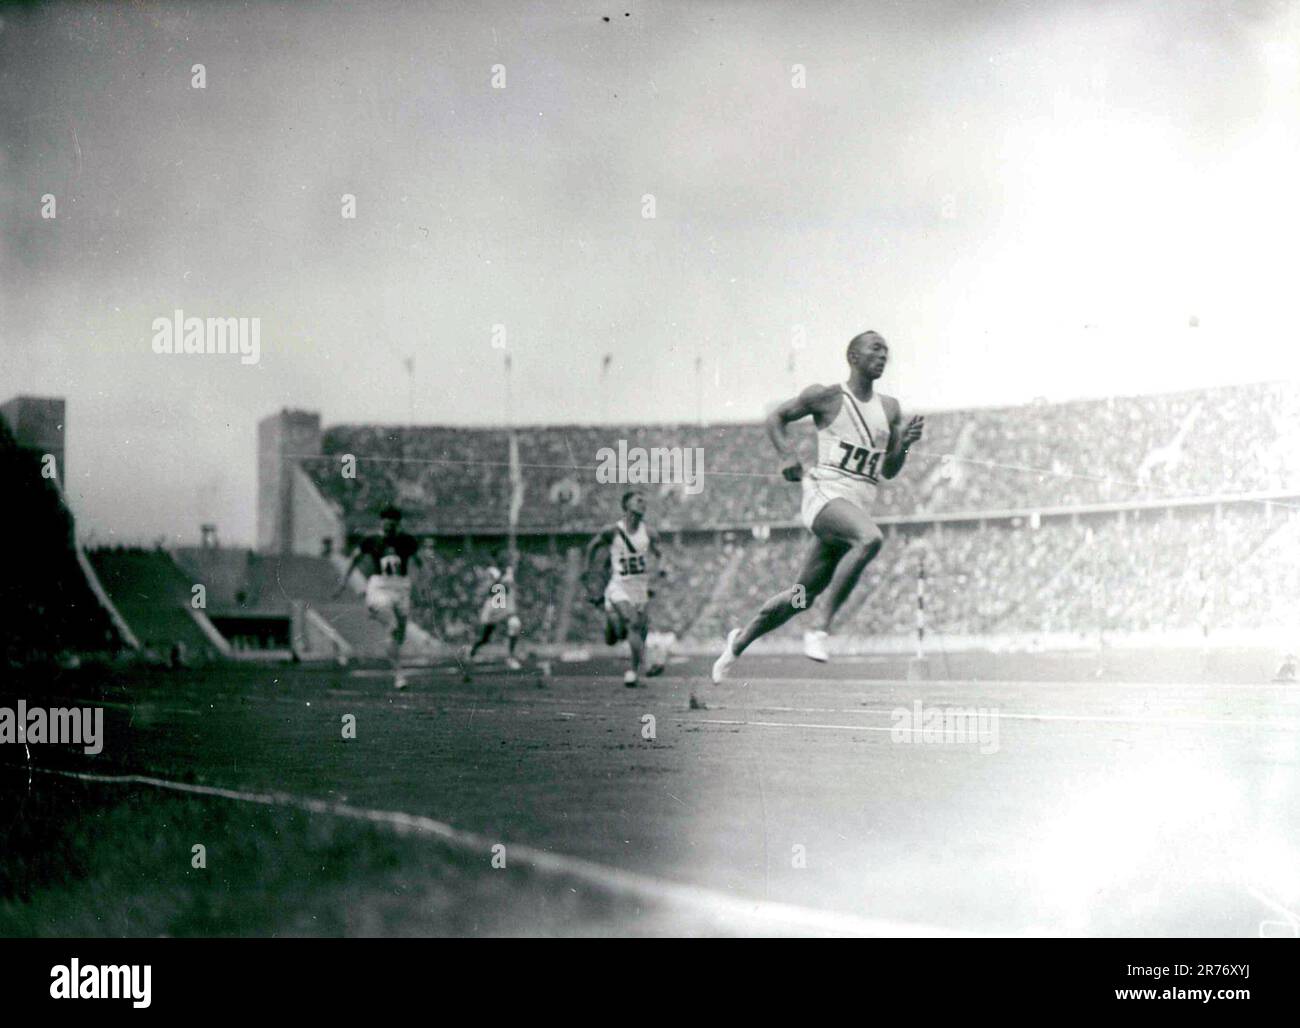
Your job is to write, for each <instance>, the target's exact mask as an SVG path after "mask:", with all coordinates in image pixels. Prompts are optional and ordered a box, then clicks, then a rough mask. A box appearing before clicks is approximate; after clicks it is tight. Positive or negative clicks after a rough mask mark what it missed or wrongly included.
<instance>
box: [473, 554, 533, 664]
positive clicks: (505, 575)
mask: <svg viewBox="0 0 1300 1028" xmlns="http://www.w3.org/2000/svg"><path fill="white" fill-rule="evenodd" d="M505 563H506V569H505V570H504V571H502V570H501V569H500V568H499V567H496V566H495V565H493V566H491V567H489V568H488V569H487V578H488V586H487V593H486V595H485V596H484V597H483V605H482V607H480V608H479V615H478V638H477V639H475V640H474V645H473V646H471V647H470V648H469V653H468V655H467V660H468V662H469V663H470V664H473V663H474V657H475V656H476V655H477V654H478V651H479V650H481V649H482V648H483V647H484V646H486V645H487V644H488V641H489V640H490V639H491V638H492V632H493V631H494V630H495V629H496V627H497V625H500V624H504V625H505V626H506V667H508V668H510V670H511V671H518V670H519V669H520V668H521V667H522V666H523V665H522V664H520V663H519V660H518V659H517V658H516V657H515V647H516V646H518V645H519V635H520V633H521V632H522V631H523V622H522V621H520V620H519V611H518V608H517V606H516V603H515V562H514V560H513V559H511V560H507V561H506V562H505Z"/></svg>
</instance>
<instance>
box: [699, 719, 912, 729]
mask: <svg viewBox="0 0 1300 1028" xmlns="http://www.w3.org/2000/svg"><path fill="white" fill-rule="evenodd" d="M676 720H677V721H681V722H683V723H684V724H688V725H753V726H755V727H758V728H824V729H826V730H828V731H832V732H893V731H895V729H893V728H879V727H876V726H875V725H815V724H809V723H806V722H800V721H728V720H725V719H724V718H717V717H678V718H676ZM899 731H917V732H919V731H921V729H920V728H917V729H899Z"/></svg>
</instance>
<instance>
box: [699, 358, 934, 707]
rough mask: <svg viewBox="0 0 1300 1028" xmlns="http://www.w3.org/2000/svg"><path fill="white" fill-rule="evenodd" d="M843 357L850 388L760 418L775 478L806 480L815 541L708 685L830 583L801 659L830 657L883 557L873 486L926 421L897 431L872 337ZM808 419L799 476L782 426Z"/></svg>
mask: <svg viewBox="0 0 1300 1028" xmlns="http://www.w3.org/2000/svg"><path fill="white" fill-rule="evenodd" d="M846 357H847V360H848V363H849V380H848V382H846V383H844V384H843V385H833V386H822V385H814V386H809V387H808V388H807V389H805V390H804V391H803V392H802V393H800V394H799V395H798V396H796V397H795V398H794V399H792V400H787V401H786V402H785V403H783V404H781V405H780V406H779V407H777V408H776V410H774V411H773V412H772V413H771V414H770V415H769V416H768V418H767V434H768V438H770V439H771V440H772V445H773V446H775V447H776V450H777V452H778V453H779V454H780V455H781V457H782V458H783V460H784V465H783V467H782V469H781V473H782V474H783V475H784V476H785V478H786V480H787V481H790V482H799V481H802V482H803V507H802V511H801V517H802V520H803V523H804V525H805V526H806V527H807V528H808V529H809V531H811V532H812V534H813V536H814V537H815V538H814V542H813V547H812V551H811V552H810V553H809V554H808V557H807V558H806V559H805V560H804V564H803V567H802V569H801V570H800V571H799V574H798V576H797V577H796V578H795V581H794V584H793V585H791V586H790V588H788V589H785V590H783V591H782V592H779V593H777V594H776V595H775V596H773V597H771V598H770V599H769V600H768V601H767V602H766V603H764V604H763V606H762V608H761V609H760V610H759V612H758V614H757V615H755V617H754V619H753V620H752V621H750V622H749V624H748V625H746V626H745V627H744V628H743V629H741V628H733V629H732V630H731V632H729V633H728V635H727V644H726V647H725V648H724V649H723V651H722V656H720V657H719V658H718V659H717V661H716V662H715V663H714V665H713V681H714V682H720V681H722V680H723V679H724V678H725V677H726V676H727V672H728V671H729V670H730V668H731V665H732V664H734V663H735V661H736V658H737V657H739V656H740V655H741V654H742V653H744V652H745V650H746V649H747V648H748V647H749V645H750V644H751V643H753V642H754V640H756V639H759V638H761V637H762V636H764V635H766V634H767V633H768V632H771V631H773V630H775V629H777V628H780V627H781V626H782V625H783V624H785V623H786V622H787V621H789V620H790V619H791V618H792V617H794V616H795V615H796V614H798V613H799V612H800V611H802V610H804V609H805V608H806V607H808V606H809V605H811V604H812V602H813V601H814V600H815V599H816V598H817V597H818V596H819V595H821V593H822V592H823V591H824V590H825V589H826V587H827V586H828V585H831V584H832V580H834V586H833V588H832V589H831V594H830V598H829V599H830V602H829V603H828V604H827V605H826V606H825V610H824V613H823V615H822V619H821V624H820V627H819V628H816V629H813V630H811V631H808V632H806V633H804V653H805V654H806V655H807V656H808V657H810V658H811V659H813V660H816V661H825V660H827V659H828V654H827V652H826V639H827V637H828V635H829V634H830V630H831V626H832V624H833V623H834V620H835V615H836V614H837V613H838V612H839V609H840V608H841V607H842V606H843V605H844V601H845V600H847V599H848V598H849V594H850V593H851V592H853V588H854V586H856V585H857V583H858V579H859V578H860V577H861V576H862V572H863V570H864V569H865V568H866V566H867V565H868V564H870V563H871V561H872V559H873V558H874V557H875V556H876V554H877V553H879V552H880V546H881V544H882V542H883V541H884V537H883V536H882V535H881V532H880V529H879V528H878V527H876V524H875V522H874V521H872V519H871V507H872V502H873V501H874V499H875V495H876V488H877V486H878V485H879V482H880V478H881V477H882V476H883V477H884V478H893V477H894V476H895V475H897V474H898V473H899V471H901V470H902V468H903V462H904V461H905V460H906V459H907V451H908V449H909V448H910V447H911V446H912V444H914V443H915V442H916V441H917V440H918V439H920V438H921V433H922V431H923V429H924V427H925V419H924V418H922V417H920V416H919V415H918V416H914V417H912V418H910V419H909V420H908V422H907V425H906V426H903V424H902V413H901V412H900V410H899V406H898V401H897V400H895V399H894V398H893V397H892V396H884V395H881V394H879V393H877V392H876V389H875V383H876V380H877V379H878V378H880V376H881V374H883V373H884V370H885V365H886V363H887V362H888V360H889V346H888V345H887V344H886V343H885V340H884V338H883V337H882V336H881V335H880V334H879V333H878V332H863V333H862V334H861V335H859V336H854V338H853V339H852V340H851V341H850V342H849V348H848V353H847V355H846ZM807 417H811V418H812V419H813V424H815V425H816V426H817V463H816V464H815V465H814V466H813V467H811V468H809V469H808V471H807V472H806V473H805V471H804V469H803V466H802V464H801V463H800V462H799V457H798V455H797V453H796V452H795V447H794V445H793V443H792V442H791V441H790V437H789V435H788V434H787V433H786V426H787V425H789V424H790V423H791V422H794V421H799V420H800V419H801V418H807ZM846 557H847V558H848V559H847V561H846V560H845V558H846ZM842 562H843V563H842ZM841 563H842V566H841ZM837 568H838V569H839V574H838V576H837V574H836V569H837Z"/></svg>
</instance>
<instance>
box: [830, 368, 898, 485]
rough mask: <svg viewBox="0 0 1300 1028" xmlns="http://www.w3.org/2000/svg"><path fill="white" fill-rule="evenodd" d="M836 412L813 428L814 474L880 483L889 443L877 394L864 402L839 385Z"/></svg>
mask: <svg viewBox="0 0 1300 1028" xmlns="http://www.w3.org/2000/svg"><path fill="white" fill-rule="evenodd" d="M840 398H841V402H840V411H839V413H838V414H836V415H835V419H834V420H833V421H832V422H831V423H830V424H829V425H827V426H826V427H825V428H819V429H817V466H816V468H815V469H814V472H815V474H816V477H821V478H843V479H848V480H851V481H854V482H862V483H864V484H867V485H873V486H874V485H877V484H879V482H880V466H881V464H882V463H883V462H884V459H885V451H886V449H887V448H888V446H889V417H888V416H887V415H886V414H885V405H884V403H882V402H881V399H880V394H879V393H873V394H872V396H871V399H870V400H868V401H867V402H866V403H863V402H861V401H860V400H858V399H856V398H855V397H854V396H853V394H852V393H850V392H849V391H848V389H846V388H845V387H844V386H840Z"/></svg>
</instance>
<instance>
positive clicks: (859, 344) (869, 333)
mask: <svg viewBox="0 0 1300 1028" xmlns="http://www.w3.org/2000/svg"><path fill="white" fill-rule="evenodd" d="M874 339H879V340H880V341H881V342H882V343H885V337H884V336H882V335H881V334H880V333H879V332H877V331H876V330H875V329H874V328H869V329H867V330H866V331H865V332H859V333H858V334H857V335H855V336H854V337H853V338H852V339H850V340H849V348H848V350H846V351H845V356H847V355H848V354H850V353H858V352H860V351H861V350H862V349H863V348H864V347H865V346H866V345H867V344H868V343H869V342H871V341H872V340H874ZM885 346H889V344H888V343H885Z"/></svg>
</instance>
